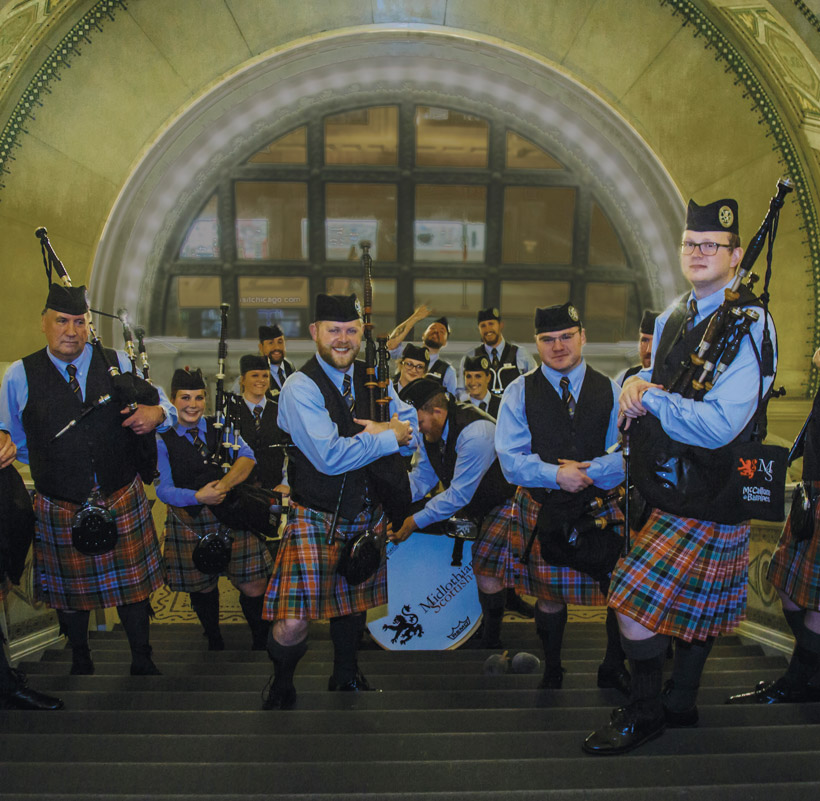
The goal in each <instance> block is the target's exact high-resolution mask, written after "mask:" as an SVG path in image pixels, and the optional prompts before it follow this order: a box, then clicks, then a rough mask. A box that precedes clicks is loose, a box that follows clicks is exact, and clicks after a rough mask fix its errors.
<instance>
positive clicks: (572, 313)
mask: <svg viewBox="0 0 820 801" xmlns="http://www.w3.org/2000/svg"><path fill="white" fill-rule="evenodd" d="M567 314H568V315H569V316H570V318H571V319H572V320H574V321H575V322H576V323H577V322H578V319H579V317H578V312H577V311H575V306H569V307H567Z"/></svg>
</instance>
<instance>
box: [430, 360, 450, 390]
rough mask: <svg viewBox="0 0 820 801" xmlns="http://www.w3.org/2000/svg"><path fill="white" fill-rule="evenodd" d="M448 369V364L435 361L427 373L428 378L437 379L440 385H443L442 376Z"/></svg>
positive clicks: (442, 361)
mask: <svg viewBox="0 0 820 801" xmlns="http://www.w3.org/2000/svg"><path fill="white" fill-rule="evenodd" d="M449 368H450V363H449V362H445V361H444V359H441V358H439V359H436V361H435V364H433V366H432V367H431V368H430V369H429V370H428V371H427V375H428V376H432V377H433V378H437V379H438V380H439V381H441V383H442V384H443V383H444V376H445V374H446V373H447V370H448V369H449Z"/></svg>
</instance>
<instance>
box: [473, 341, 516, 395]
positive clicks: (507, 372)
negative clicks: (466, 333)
mask: <svg viewBox="0 0 820 801" xmlns="http://www.w3.org/2000/svg"><path fill="white" fill-rule="evenodd" d="M470 355H471V356H486V357H487V361H488V362H489V361H490V357H489V356H487V351H486V350H485V348H484V345H479V346H478V347H477V348H476V349H475V350H474V351H473V352H472V354H470ZM517 359H518V345H512V344H511V343H509V342H505V343H504V350H502V351H501V353H499V354H498V369H497V370H494V369H493V368H492V366H490V376H491V378H490V392H492V393H493V395H503V394H504V390H505V389H506V388H507V387H508V386H509V385H510V384H512V382H513V381H515V379H516V378H518V376H520V375H521V371H520V370H519V369H518V361H517Z"/></svg>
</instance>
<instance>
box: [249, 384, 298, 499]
mask: <svg viewBox="0 0 820 801" xmlns="http://www.w3.org/2000/svg"><path fill="white" fill-rule="evenodd" d="M278 395H279V393H278V392H277V393H276V396H271V395H268V402H267V403H266V404H265V409H264V411H263V412H262V417H261V421H262V422H261V424H260V426H259V431H258V432H257V430H256V423H255V419H256V418H254V416H253V412H251V410H250V409H249V408H248V404H247V403H245V400H244V399H243V398H240V400H239V433H240V434H241V435H242V439H244V440H245V442H247V443H248V445H250V447H251V450H253V455H254V456H255V457H256V467H254V469H253V472H252V473H251V474H250V476H248V479H247V480H248V482H249V483H250V484H259V485H261V486H263V487H267V488H268V489H273V488H274V487H276V486H278V485H279V484H281V483H282V467H283V466H284V464H285V448H284V446H285V445H286V444H287V443H288V438H287V435H286V434H285V432H284V431H282V429H281V428H279V426H278V425H277V422H276V418H277V415H278V414H279V402H278V400H276V398H278ZM270 445H281V446H282V447H279V448H271V447H269V446H270Z"/></svg>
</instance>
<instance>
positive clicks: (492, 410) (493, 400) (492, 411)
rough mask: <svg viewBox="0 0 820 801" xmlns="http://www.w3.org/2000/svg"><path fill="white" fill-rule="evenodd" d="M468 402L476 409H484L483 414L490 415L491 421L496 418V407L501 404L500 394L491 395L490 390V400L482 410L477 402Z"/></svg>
mask: <svg viewBox="0 0 820 801" xmlns="http://www.w3.org/2000/svg"><path fill="white" fill-rule="evenodd" d="M470 403H471V404H472V405H473V406H475V408H476V409H478V410H479V411H484V413H485V414H488V415H490V417H492V418H493V421H495V420H497V419H498V408H499V406H501V396H500V395H493V394H492V392H491V393H490V401H489V403H487V408H486V409H483V410H482V409H481V407H480V406H479V405H478V404H476V403H472V401H470Z"/></svg>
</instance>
